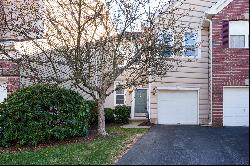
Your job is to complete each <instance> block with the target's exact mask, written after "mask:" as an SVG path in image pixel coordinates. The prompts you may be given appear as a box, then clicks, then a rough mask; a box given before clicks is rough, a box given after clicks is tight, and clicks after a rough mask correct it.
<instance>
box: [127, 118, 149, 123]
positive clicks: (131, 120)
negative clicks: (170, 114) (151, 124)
mask: <svg viewBox="0 0 250 166" xmlns="http://www.w3.org/2000/svg"><path fill="white" fill-rule="evenodd" d="M147 120H148V119H147V118H146V117H135V118H133V119H131V118H130V119H129V122H144V121H147Z"/></svg>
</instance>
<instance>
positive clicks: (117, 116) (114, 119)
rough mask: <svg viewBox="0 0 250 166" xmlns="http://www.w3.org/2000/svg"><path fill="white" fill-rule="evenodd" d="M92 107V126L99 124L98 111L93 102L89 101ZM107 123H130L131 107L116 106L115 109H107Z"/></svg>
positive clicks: (105, 110)
mask: <svg viewBox="0 0 250 166" xmlns="http://www.w3.org/2000/svg"><path fill="white" fill-rule="evenodd" d="M88 103H90V105H91V115H90V124H91V125H97V124H98V111H97V108H96V106H95V104H94V102H93V101H88ZM104 112H105V122H106V124H110V123H116V124H126V123H128V121H129V117H130V113H131V107H129V106H122V105H121V106H116V107H115V109H111V108H105V109H104Z"/></svg>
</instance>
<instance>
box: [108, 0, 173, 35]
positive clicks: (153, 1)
mask: <svg viewBox="0 0 250 166" xmlns="http://www.w3.org/2000/svg"><path fill="white" fill-rule="evenodd" d="M116 1H118V2H119V0H116ZM128 1H131V2H132V3H136V2H138V1H136V0H128ZM168 1H169V0H148V2H149V3H148V4H147V3H146V4H145V6H144V7H141V8H140V10H141V11H140V12H142V13H145V10H146V12H147V13H148V12H149V9H150V13H154V12H155V9H156V8H158V6H159V5H160V6H164V4H166V3H167V2H168ZM111 7H112V9H111V11H110V12H111V15H116V17H118V18H120V22H119V23H118V25H120V26H121V27H122V25H123V23H124V19H125V17H123V16H122V15H119V14H118V12H117V11H118V10H117V9H119V7H118V5H117V4H116V3H115V2H113V3H112V4H111ZM118 15H119V16H118ZM146 18H147V15H146V14H143V16H142V17H140V19H138V20H137V21H136V22H135V24H134V26H133V28H129V29H128V30H127V31H133V32H139V31H141V23H142V21H143V20H145V19H146ZM116 23H117V22H116Z"/></svg>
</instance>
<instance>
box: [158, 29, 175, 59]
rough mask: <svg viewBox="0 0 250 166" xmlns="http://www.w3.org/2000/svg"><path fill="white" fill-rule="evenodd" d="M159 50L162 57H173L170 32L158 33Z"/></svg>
mask: <svg viewBox="0 0 250 166" xmlns="http://www.w3.org/2000/svg"><path fill="white" fill-rule="evenodd" d="M158 44H159V49H160V51H161V55H162V56H167V57H170V56H171V55H173V54H174V53H173V45H174V35H173V33H171V32H170V31H161V32H160V33H159V43H158Z"/></svg>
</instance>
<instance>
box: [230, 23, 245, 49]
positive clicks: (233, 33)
mask: <svg viewBox="0 0 250 166" xmlns="http://www.w3.org/2000/svg"><path fill="white" fill-rule="evenodd" d="M232 22H248V24H249V21H240V20H239V21H229V48H235V47H231V35H239V36H241V35H242V36H243V35H244V36H245V47H239V49H240V48H241V49H242V48H249V32H248V34H247V32H242V33H241V34H237V33H235V32H232V31H231V29H230V26H232V24H231V25H230V23H232ZM236 49H238V48H236Z"/></svg>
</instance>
